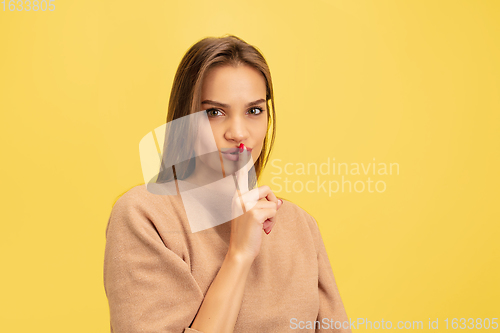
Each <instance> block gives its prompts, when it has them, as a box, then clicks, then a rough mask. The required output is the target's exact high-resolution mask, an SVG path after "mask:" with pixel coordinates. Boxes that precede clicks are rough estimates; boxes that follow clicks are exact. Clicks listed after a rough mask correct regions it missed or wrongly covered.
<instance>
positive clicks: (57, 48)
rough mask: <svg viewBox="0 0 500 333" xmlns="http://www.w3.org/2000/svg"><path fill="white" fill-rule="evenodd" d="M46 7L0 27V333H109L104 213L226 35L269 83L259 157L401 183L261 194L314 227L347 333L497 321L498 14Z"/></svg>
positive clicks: (376, 6) (455, 9)
mask: <svg viewBox="0 0 500 333" xmlns="http://www.w3.org/2000/svg"><path fill="white" fill-rule="evenodd" d="M55 5H56V10H55V11H53V12H49V11H46V12H41V11H38V12H33V11H31V12H18V11H16V12H10V11H8V10H7V11H3V8H2V10H1V11H0V36H1V37H0V43H1V44H0V45H1V61H0V96H1V98H0V110H1V112H2V118H1V119H2V121H1V124H2V125H1V131H0V133H1V134H0V135H1V139H2V163H1V171H2V173H1V174H2V194H1V204H2V209H1V220H2V231H1V235H2V240H1V241H0V251H1V253H2V255H1V258H2V259H1V277H0V283H1V286H2V287H1V295H2V296H1V299H2V301H1V308H0V331H2V332H73V333H76V332H85V333H88V332H109V313H108V304H107V299H106V297H105V294H104V287H103V279H102V264H103V255H104V246H105V234H104V232H105V227H106V223H107V220H108V217H109V213H110V211H111V206H112V204H113V202H114V200H115V199H116V197H117V196H118V195H119V194H121V193H123V192H125V191H126V190H128V189H129V188H131V187H132V186H135V185H137V184H139V183H141V182H142V181H143V180H142V173H141V167H140V161H139V151H138V144H139V140H140V139H141V138H142V137H143V136H144V135H145V134H146V133H148V132H149V131H151V130H152V129H154V128H156V127H158V126H160V125H161V124H163V123H164V121H165V117H166V111H167V104H168V98H169V93H170V88H171V84H172V80H173V76H174V73H175V70H176V68H177V65H178V64H179V61H180V59H181V57H182V56H183V54H184V53H185V52H186V51H187V49H188V48H189V47H190V46H191V45H192V44H193V43H195V42H196V41H198V40H199V39H201V38H203V37H205V36H221V35H223V34H226V33H231V34H235V35H237V36H239V37H241V38H243V39H244V40H246V41H247V42H249V43H251V44H254V45H256V46H257V47H259V49H260V50H262V52H263V53H264V55H265V57H266V59H267V60H268V63H269V65H270V68H271V73H272V76H273V83H274V87H275V94H276V108H277V115H278V119H277V120H278V122H277V125H278V132H277V141H276V145H275V150H274V152H273V155H272V159H281V160H282V162H281V165H283V164H284V163H286V162H291V163H317V164H318V165H319V164H320V163H323V162H325V161H327V158H328V157H330V159H333V158H335V161H337V162H346V163H370V162H373V158H375V159H376V162H383V163H398V164H399V166H400V173H399V175H388V176H377V177H376V179H378V180H383V181H384V182H385V183H386V185H387V189H386V191H385V192H383V193H368V192H366V191H365V192H362V193H356V192H354V191H353V192H351V193H349V192H344V193H336V194H334V195H332V196H331V197H329V196H328V195H327V194H325V193H307V192H305V191H303V192H300V193H285V192H280V193H277V195H281V196H283V197H285V198H287V199H289V200H291V201H293V202H294V203H296V204H298V205H299V206H301V207H302V208H304V209H305V210H306V211H308V212H309V213H310V214H311V215H313V216H314V217H315V218H316V220H317V221H318V223H319V226H320V230H321V232H322V235H323V239H324V241H325V244H326V247H327V249H328V253H329V257H330V261H331V263H332V267H333V270H334V273H335V277H336V279H337V283H338V286H339V289H340V292H341V295H342V298H343V301H344V305H345V307H346V310H347V313H348V316H349V317H350V318H352V319H354V320H356V318H367V319H368V320H371V321H377V320H378V321H380V320H381V319H384V320H385V321H387V320H391V321H392V323H393V325H396V323H397V321H399V320H402V321H414V320H421V321H423V323H424V327H425V328H426V329H427V325H428V324H427V323H428V319H429V318H431V319H432V320H435V319H436V318H439V320H440V326H439V327H440V329H441V330H444V322H443V320H444V319H445V318H450V320H451V318H462V317H464V318H479V317H481V318H492V317H500V302H499V299H500V290H499V281H500V270H499V267H500V245H499V242H498V235H499V234H500V227H499V223H498V222H499V221H500V213H499V205H498V203H499V195H498V190H499V185H500V181H499V179H500V178H499V176H498V170H499V169H500V168H499V167H500V165H499V164H500V163H499V162H500V147H499V144H500V135H499V133H500V116H499V114H500V111H499V110H500V65H499V61H498V59H500V47H499V45H500V44H499V39H500V23H499V22H500V4H499V2H497V1H472V0H471V1H455V0H454V1H435V0H432V1H415V0H412V1H399V0H397V1H396V0H393V1H337V0H323V1H308V2H305V1H280V2H274V1H237V2H236V1H216V2H214V1H209V2H205V1H189V2H187V1H148V2H140V1H95V0H94V1H78V2H77V1H60V0H57V1H55ZM272 171H275V169H273V168H271V167H270V166H268V169H267V170H266V173H265V175H264V178H263V179H262V181H261V182H260V185H263V184H268V185H270V181H271V178H272V177H275V175H272V174H271V172H272ZM284 176H285V175H282V177H284ZM288 177H289V179H290V180H292V181H301V182H305V181H308V180H314V179H316V176H314V175H309V176H301V175H291V176H288ZM349 177H350V179H351V180H353V181H354V180H358V179H360V180H364V179H366V177H365V176H349ZM323 179H324V180H331V179H336V178H335V177H334V176H323ZM499 329H500V328H499ZM359 331H364V329H360V330H359Z"/></svg>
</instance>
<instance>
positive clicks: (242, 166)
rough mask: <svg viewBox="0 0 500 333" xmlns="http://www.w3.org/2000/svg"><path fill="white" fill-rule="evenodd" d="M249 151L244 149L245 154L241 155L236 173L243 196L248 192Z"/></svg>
mask: <svg viewBox="0 0 500 333" xmlns="http://www.w3.org/2000/svg"><path fill="white" fill-rule="evenodd" d="M247 154H248V151H247V149H246V147H244V149H243V152H241V153H239V158H238V164H237V168H238V170H237V171H236V173H235V174H236V180H237V182H238V188H239V190H240V192H241V194H243V193H246V192H248V158H247Z"/></svg>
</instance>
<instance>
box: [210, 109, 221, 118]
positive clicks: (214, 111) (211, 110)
mask: <svg viewBox="0 0 500 333" xmlns="http://www.w3.org/2000/svg"><path fill="white" fill-rule="evenodd" d="M217 112H219V113H220V111H219V110H217V109H208V110H207V115H208V116H209V117H216V116H217V114H215V113H217Z"/></svg>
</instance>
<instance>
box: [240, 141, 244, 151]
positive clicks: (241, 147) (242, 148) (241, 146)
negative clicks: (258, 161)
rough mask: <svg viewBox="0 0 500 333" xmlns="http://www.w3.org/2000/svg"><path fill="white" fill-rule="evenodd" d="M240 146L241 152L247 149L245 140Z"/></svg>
mask: <svg viewBox="0 0 500 333" xmlns="http://www.w3.org/2000/svg"><path fill="white" fill-rule="evenodd" d="M239 148H240V153H242V152H243V150H244V149H245V145H244V144H243V142H242V143H240V146H239Z"/></svg>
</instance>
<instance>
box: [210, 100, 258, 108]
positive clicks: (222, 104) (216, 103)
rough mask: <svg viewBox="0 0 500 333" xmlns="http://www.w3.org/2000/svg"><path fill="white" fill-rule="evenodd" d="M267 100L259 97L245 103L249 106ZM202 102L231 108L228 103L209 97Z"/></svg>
mask: <svg viewBox="0 0 500 333" xmlns="http://www.w3.org/2000/svg"><path fill="white" fill-rule="evenodd" d="M265 101H266V100H265V99H263V98H261V99H258V100H256V101H253V102H250V103H247V104H246V105H245V107H249V106H251V105H255V104H260V103H264V102H265ZM201 104H212V105H215V106H218V107H221V108H229V105H228V104H224V103H221V102H216V101H212V100H209V99H206V100H204V101H203V102H201Z"/></svg>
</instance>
